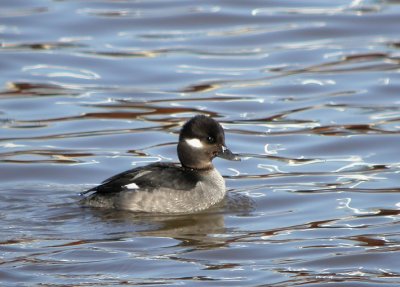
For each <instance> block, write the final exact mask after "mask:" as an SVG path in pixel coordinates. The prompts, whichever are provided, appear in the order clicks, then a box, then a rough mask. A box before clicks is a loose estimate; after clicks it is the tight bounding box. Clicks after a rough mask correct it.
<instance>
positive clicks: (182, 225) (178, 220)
mask: <svg viewBox="0 0 400 287" xmlns="http://www.w3.org/2000/svg"><path fill="white" fill-rule="evenodd" d="M88 210H90V212H91V213H92V214H93V215H94V216H96V217H99V218H100V219H101V220H102V221H106V222H110V223H113V224H122V225H126V224H128V225H129V226H130V227H129V228H124V229H125V231H122V232H118V234H115V235H117V236H122V237H132V236H152V237H165V238H173V239H176V240H179V241H180V242H181V243H180V245H184V246H193V247H196V248H217V247H221V246H225V245H226V244H227V243H228V238H227V236H225V235H226V234H227V228H226V227H225V217H226V216H230V215H232V214H240V215H245V214H246V213H250V212H251V211H252V210H254V202H253V201H252V200H251V199H250V198H249V197H247V196H243V195H239V194H233V195H232V194H230V196H228V197H227V198H226V199H225V201H224V202H222V203H221V204H219V205H218V206H215V207H213V208H211V209H208V210H206V211H203V212H199V213H191V214H152V213H135V212H130V211H123V210H105V209H99V208H88ZM132 228H133V230H132Z"/></svg>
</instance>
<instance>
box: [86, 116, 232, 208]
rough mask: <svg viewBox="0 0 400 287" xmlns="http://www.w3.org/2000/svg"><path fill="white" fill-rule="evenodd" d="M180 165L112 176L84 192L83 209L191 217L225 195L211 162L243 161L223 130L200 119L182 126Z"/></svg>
mask: <svg viewBox="0 0 400 287" xmlns="http://www.w3.org/2000/svg"><path fill="white" fill-rule="evenodd" d="M177 154H178V159H179V163H174V162H156V163H152V164H149V165H146V166H141V167H136V168H133V169H130V170H127V171H124V172H122V173H119V174H117V175H114V176H112V177H110V178H108V179H106V180H105V181H103V182H102V183H101V184H100V185H98V186H95V187H93V188H90V189H89V190H87V191H85V192H83V193H81V195H82V196H83V197H84V198H83V199H82V200H81V202H82V204H83V205H85V206H91V207H99V208H108V209H117V210H128V211H133V212H145V213H193V212H199V211H203V210H206V209H209V208H211V207H212V206H215V205H217V204H218V203H220V202H222V201H223V200H224V198H225V196H226V186H225V180H224V178H223V177H222V176H221V174H220V173H219V172H218V170H217V169H216V168H215V167H214V165H213V163H212V161H213V159H214V158H216V157H219V158H223V159H226V160H232V161H240V157H239V156H238V155H237V154H234V153H232V152H231V150H230V149H228V148H227V147H226V145H225V133H224V129H223V128H222V126H221V125H220V124H219V123H218V122H217V121H216V120H214V119H213V118H211V117H209V116H206V115H196V116H194V117H192V118H191V119H189V120H188V121H187V122H186V123H185V124H184V125H183V126H182V128H181V130H180V133H179V141H178V144H177Z"/></svg>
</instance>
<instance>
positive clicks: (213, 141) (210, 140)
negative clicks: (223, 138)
mask: <svg viewBox="0 0 400 287" xmlns="http://www.w3.org/2000/svg"><path fill="white" fill-rule="evenodd" d="M207 142H208V143H210V144H213V143H215V138H214V137H212V136H209V137H207Z"/></svg>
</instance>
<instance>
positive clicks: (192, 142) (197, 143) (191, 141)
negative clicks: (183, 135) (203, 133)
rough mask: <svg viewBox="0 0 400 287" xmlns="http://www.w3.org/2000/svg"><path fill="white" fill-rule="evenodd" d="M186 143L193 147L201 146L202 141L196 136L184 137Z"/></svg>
mask: <svg viewBox="0 0 400 287" xmlns="http://www.w3.org/2000/svg"><path fill="white" fill-rule="evenodd" d="M186 143H187V144H188V145H190V146H191V147H194V148H203V143H202V142H201V141H200V140H199V139H198V138H193V139H186Z"/></svg>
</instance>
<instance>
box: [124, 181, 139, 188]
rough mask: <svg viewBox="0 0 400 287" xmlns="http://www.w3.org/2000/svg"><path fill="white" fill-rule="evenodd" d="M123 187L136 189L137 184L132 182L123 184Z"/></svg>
mask: <svg viewBox="0 0 400 287" xmlns="http://www.w3.org/2000/svg"><path fill="white" fill-rule="evenodd" d="M124 187H126V188H127V189H138V188H139V186H138V185H137V184H136V183H134V182H132V183H130V184H127V185H124Z"/></svg>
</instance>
